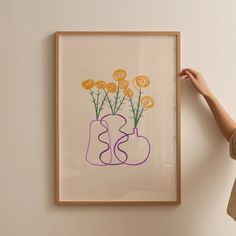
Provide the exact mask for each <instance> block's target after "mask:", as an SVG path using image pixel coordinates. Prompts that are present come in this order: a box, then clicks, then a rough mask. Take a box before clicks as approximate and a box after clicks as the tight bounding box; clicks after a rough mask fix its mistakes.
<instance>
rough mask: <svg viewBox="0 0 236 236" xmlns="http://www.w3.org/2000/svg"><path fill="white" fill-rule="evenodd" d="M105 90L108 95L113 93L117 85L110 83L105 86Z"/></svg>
mask: <svg viewBox="0 0 236 236" xmlns="http://www.w3.org/2000/svg"><path fill="white" fill-rule="evenodd" d="M106 88H107V90H108V91H109V92H110V93H114V92H115V91H116V89H117V85H116V84H115V83H114V82H110V83H108V84H107V85H106Z"/></svg>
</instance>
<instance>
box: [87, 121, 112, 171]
mask: <svg viewBox="0 0 236 236" xmlns="http://www.w3.org/2000/svg"><path fill="white" fill-rule="evenodd" d="M111 153H112V152H111V148H110V134H109V128H108V124H107V122H106V121H105V120H104V121H102V120H92V121H91V122H90V125H89V138H88V146H87V149H86V161H87V162H88V163H89V164H91V165H94V166H107V165H108V164H110V163H111V161H112V154H111ZM101 155H102V158H103V161H104V163H103V162H102V161H101V159H100V158H101Z"/></svg>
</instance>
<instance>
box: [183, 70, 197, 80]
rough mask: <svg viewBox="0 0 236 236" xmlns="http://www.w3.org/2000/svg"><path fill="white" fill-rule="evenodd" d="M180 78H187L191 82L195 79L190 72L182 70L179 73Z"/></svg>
mask: <svg viewBox="0 0 236 236" xmlns="http://www.w3.org/2000/svg"><path fill="white" fill-rule="evenodd" d="M180 76H181V77H182V78H189V79H191V80H194V79H196V77H195V74H194V73H192V72H191V71H190V70H188V69H183V70H182V71H181V72H180Z"/></svg>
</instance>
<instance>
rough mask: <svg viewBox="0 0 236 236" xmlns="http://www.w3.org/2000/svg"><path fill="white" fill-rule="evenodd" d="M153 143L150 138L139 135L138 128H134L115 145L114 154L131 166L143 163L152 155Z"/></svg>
mask: <svg viewBox="0 0 236 236" xmlns="http://www.w3.org/2000/svg"><path fill="white" fill-rule="evenodd" d="M150 152H151V144H150V142H149V140H148V139H147V138H146V137H145V136H143V135H139V132H138V128H134V129H133V132H132V133H130V134H125V135H123V136H122V137H121V138H119V139H118V140H117V141H116V143H115V146H114V154H115V156H116V158H117V159H118V160H120V161H122V160H124V159H125V160H126V161H124V162H123V163H124V164H126V165H130V166H137V165H141V164H143V163H144V162H146V161H147V160H148V158H149V156H150ZM124 156H125V157H124Z"/></svg>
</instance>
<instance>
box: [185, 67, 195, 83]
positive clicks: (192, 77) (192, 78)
mask: <svg viewBox="0 0 236 236" xmlns="http://www.w3.org/2000/svg"><path fill="white" fill-rule="evenodd" d="M185 75H186V76H187V77H188V78H189V79H191V80H192V81H194V80H195V79H196V78H195V76H194V74H192V73H191V72H189V71H187V70H186V71H185Z"/></svg>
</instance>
